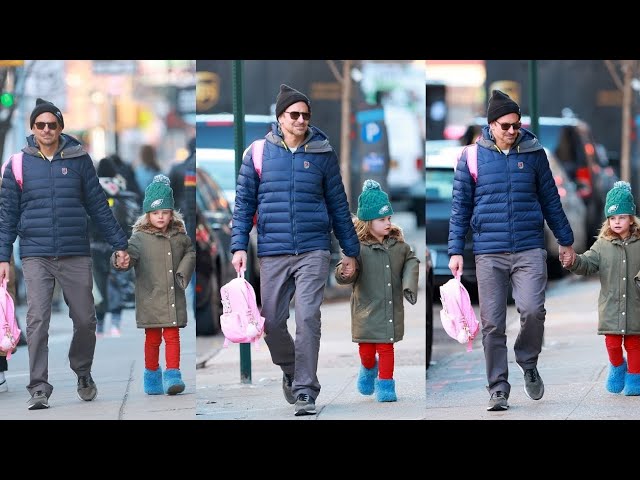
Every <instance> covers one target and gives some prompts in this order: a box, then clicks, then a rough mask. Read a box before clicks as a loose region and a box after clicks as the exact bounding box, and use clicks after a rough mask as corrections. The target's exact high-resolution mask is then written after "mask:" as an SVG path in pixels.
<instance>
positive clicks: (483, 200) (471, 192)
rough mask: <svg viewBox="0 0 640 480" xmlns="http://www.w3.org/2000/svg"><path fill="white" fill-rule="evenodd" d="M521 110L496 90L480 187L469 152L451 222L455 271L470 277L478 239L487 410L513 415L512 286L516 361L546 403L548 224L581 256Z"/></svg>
mask: <svg viewBox="0 0 640 480" xmlns="http://www.w3.org/2000/svg"><path fill="white" fill-rule="evenodd" d="M520 117H521V113H520V107H519V106H518V104H517V103H516V102H514V101H513V100H512V99H511V98H510V97H509V96H508V95H507V94H505V93H503V92H501V91H500V90H494V91H493V94H492V96H491V98H490V100H489V106H488V108H487V123H488V125H486V126H485V127H483V129H482V136H481V137H480V138H479V139H478V141H477V143H476V145H477V150H476V151H477V169H476V172H477V179H474V177H472V175H471V172H470V170H469V166H468V163H467V156H468V151H469V149H466V150H465V151H464V152H463V153H462V155H461V157H460V159H459V160H458V164H457V166H456V172H455V176H454V181H453V200H452V204H451V218H450V220H449V257H450V258H449V269H450V270H451V273H452V274H453V275H454V277H455V276H457V275H462V267H463V260H462V254H463V251H464V244H465V237H466V235H467V232H468V231H469V228H471V230H472V232H473V253H474V254H475V261H476V275H477V278H478V297H479V301H480V322H481V324H482V345H483V347H484V355H485V362H486V373H487V381H488V385H487V390H488V391H489V395H490V399H489V405H488V407H487V410H489V411H501V410H506V409H507V408H508V407H509V404H508V401H507V400H508V398H509V394H510V392H511V384H510V383H509V380H508V377H509V368H508V358H507V335H506V327H507V318H506V317H507V295H508V291H509V284H511V286H512V289H513V298H514V299H515V303H516V307H517V309H518V312H519V314H520V331H519V333H518V338H517V339H516V342H515V345H514V353H515V360H516V364H517V365H518V367H519V368H520V369H521V371H522V372H523V374H524V391H525V394H526V395H527V396H528V397H529V398H531V399H532V400H540V399H541V398H542V396H543V394H544V383H543V381H542V378H541V377H540V373H539V372H538V368H537V364H538V356H539V355H540V352H541V350H542V339H543V335H544V321H545V316H546V310H545V308H544V302H545V288H546V285H547V262H546V259H547V251H546V249H545V243H544V224H545V221H546V223H547V224H548V225H549V228H550V229H551V231H552V232H553V234H554V235H555V237H556V238H557V239H558V244H559V252H560V254H563V253H564V252H573V231H572V230H571V226H570V225H569V221H568V220H567V216H566V215H565V213H564V210H563V209H562V203H561V202H560V195H559V194H558V189H557V187H556V185H555V182H554V179H553V174H552V173H551V169H550V168H549V160H548V159H547V154H546V153H545V151H544V148H543V146H542V145H541V144H540V142H539V141H538V138H537V137H536V136H535V135H534V134H533V133H532V132H530V131H529V130H527V129H525V128H522V124H521V122H520Z"/></svg>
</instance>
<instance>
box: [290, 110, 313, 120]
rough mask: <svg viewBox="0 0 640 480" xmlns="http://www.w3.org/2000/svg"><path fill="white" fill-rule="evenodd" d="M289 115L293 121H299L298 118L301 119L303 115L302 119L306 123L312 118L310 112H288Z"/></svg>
mask: <svg viewBox="0 0 640 480" xmlns="http://www.w3.org/2000/svg"><path fill="white" fill-rule="evenodd" d="M287 113H288V114H289V116H290V117H291V120H298V118H300V115H302V118H303V119H304V120H305V121H308V120H309V119H310V118H311V114H310V113H308V112H287Z"/></svg>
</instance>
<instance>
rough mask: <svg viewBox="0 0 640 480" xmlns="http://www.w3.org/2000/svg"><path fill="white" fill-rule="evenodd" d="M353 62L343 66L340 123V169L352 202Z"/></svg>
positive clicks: (346, 61)
mask: <svg viewBox="0 0 640 480" xmlns="http://www.w3.org/2000/svg"><path fill="white" fill-rule="evenodd" d="M351 63H352V60H345V61H344V63H343V66H342V116H341V125H340V130H341V134H340V157H341V158H340V170H341V173H342V183H344V190H345V193H346V194H347V199H348V200H349V202H351V141H350V139H349V132H350V131H351V122H350V118H351Z"/></svg>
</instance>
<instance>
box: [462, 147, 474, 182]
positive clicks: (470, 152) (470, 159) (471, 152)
mask: <svg viewBox="0 0 640 480" xmlns="http://www.w3.org/2000/svg"><path fill="white" fill-rule="evenodd" d="M465 151H466V152H467V167H469V173H470V174H471V177H472V178H473V181H474V182H476V183H477V182H478V144H477V143H473V144H471V145H467V146H466V147H465V148H464V149H463V150H462V152H460V156H459V157H458V160H460V157H461V156H462V154H463V153H464V152H465Z"/></svg>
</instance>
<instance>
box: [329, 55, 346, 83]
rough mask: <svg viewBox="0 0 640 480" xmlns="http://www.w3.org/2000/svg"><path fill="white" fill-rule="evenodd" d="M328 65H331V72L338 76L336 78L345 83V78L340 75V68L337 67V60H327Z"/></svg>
mask: <svg viewBox="0 0 640 480" xmlns="http://www.w3.org/2000/svg"><path fill="white" fill-rule="evenodd" d="M327 65H328V66H329V70H331V73H333V76H334V77H336V80H337V81H338V82H339V83H341V84H342V85H344V79H343V78H342V75H340V71H339V70H338V67H336V64H335V62H334V61H333V60H327Z"/></svg>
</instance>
